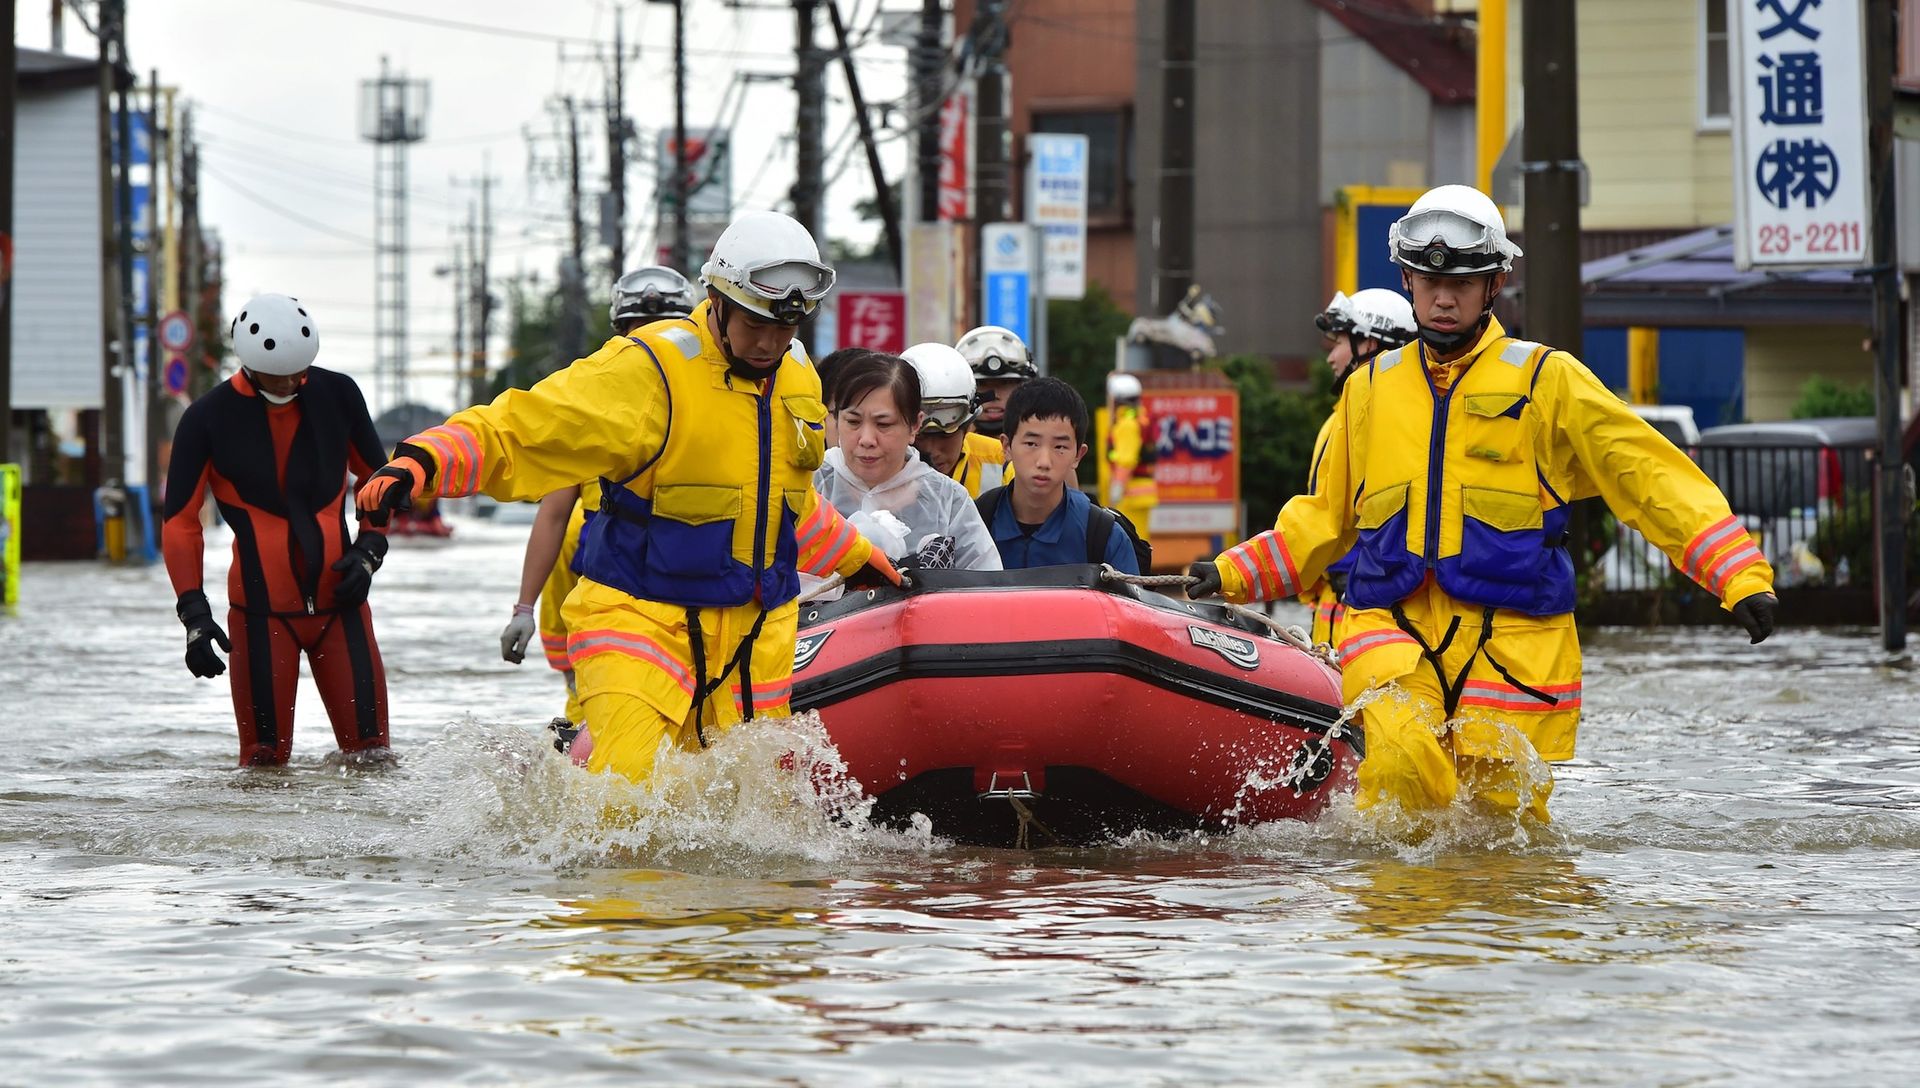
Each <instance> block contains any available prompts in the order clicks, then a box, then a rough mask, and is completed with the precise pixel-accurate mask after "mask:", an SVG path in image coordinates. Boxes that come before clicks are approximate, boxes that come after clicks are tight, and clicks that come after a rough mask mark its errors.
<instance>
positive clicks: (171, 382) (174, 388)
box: [165, 355, 187, 397]
mask: <svg viewBox="0 0 1920 1088" xmlns="http://www.w3.org/2000/svg"><path fill="white" fill-rule="evenodd" d="M165 376H166V382H167V392H169V393H172V394H173V395H174V396H176V397H177V396H180V395H182V394H184V393H185V392H186V391H187V361H186V360H185V359H183V358H181V357H180V356H178V355H176V356H174V357H173V358H171V359H168V360H167V369H166V375H165Z"/></svg>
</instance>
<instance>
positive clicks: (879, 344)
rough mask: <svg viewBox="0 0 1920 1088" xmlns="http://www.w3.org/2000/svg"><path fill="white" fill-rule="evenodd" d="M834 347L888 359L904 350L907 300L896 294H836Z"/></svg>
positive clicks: (852, 292)
mask: <svg viewBox="0 0 1920 1088" xmlns="http://www.w3.org/2000/svg"><path fill="white" fill-rule="evenodd" d="M837 301H838V302H839V307H838V313H839V322H838V325H837V327H836V329H835V336H834V343H836V344H838V345H839V346H840V347H843V348H872V349H873V350H874V351H884V352H886V353H887V354H889V355H898V354H900V353H901V352H903V351H905V350H907V296H906V295H905V294H904V293H902V292H899V291H841V292H839V298H838V300H837Z"/></svg>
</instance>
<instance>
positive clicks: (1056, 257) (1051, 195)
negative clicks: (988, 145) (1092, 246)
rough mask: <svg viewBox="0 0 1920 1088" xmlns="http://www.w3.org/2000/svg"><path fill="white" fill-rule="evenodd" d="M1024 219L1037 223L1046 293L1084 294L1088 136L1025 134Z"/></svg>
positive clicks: (1052, 295) (1071, 296) (1050, 295)
mask: <svg viewBox="0 0 1920 1088" xmlns="http://www.w3.org/2000/svg"><path fill="white" fill-rule="evenodd" d="M1027 154H1028V157H1029V158H1030V160H1031V164H1030V169H1028V171H1027V220H1028V222H1030V223H1032V224H1033V225H1034V226H1036V227H1039V228H1040V230H1041V234H1042V237H1043V238H1044V239H1045V242H1044V244H1043V246H1042V255H1041V256H1042V262H1041V266H1040V267H1041V269H1042V281H1043V282H1042V286H1043V288H1044V291H1043V292H1042V293H1043V294H1045V295H1046V297H1048V298H1061V299H1077V298H1081V297H1084V296H1085V295H1086V293H1087V138H1086V137H1085V136H1081V135H1077V134H1073V133H1063V132H1035V133H1032V134H1031V135H1029V136H1028V137H1027Z"/></svg>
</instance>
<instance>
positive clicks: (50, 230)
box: [13, 87, 104, 410]
mask: <svg viewBox="0 0 1920 1088" xmlns="http://www.w3.org/2000/svg"><path fill="white" fill-rule="evenodd" d="M97 101H98V100H97V98H96V92H95V90H94V88H92V87H83V88H77V89H72V90H58V91H24V92H23V93H22V95H21V97H20V106H19V113H18V119H19V129H18V132H19V136H18V137H17V139H18V144H17V146H16V147H15V151H14V211H13V221H14V278H13V291H14V295H13V406H14V408H16V409H20V410H27V409H34V408H48V409H76V408H98V407H100V406H101V404H102V402H103V394H102V389H101V386H102V378H101V357H102V351H103V347H102V345H103V342H104V330H103V328H102V307H103V305H104V303H103V300H102V297H101V296H102V293H103V290H104V288H103V286H102V284H101V261H102V259H103V258H102V255H101V241H100V139H99V131H100V128H99V117H98V114H97V113H96V109H97Z"/></svg>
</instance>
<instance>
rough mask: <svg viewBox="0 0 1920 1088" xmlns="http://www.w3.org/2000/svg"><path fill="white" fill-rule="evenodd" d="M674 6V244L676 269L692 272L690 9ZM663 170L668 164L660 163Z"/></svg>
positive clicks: (680, 0)
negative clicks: (689, 208) (689, 227)
mask: <svg viewBox="0 0 1920 1088" xmlns="http://www.w3.org/2000/svg"><path fill="white" fill-rule="evenodd" d="M665 2H667V3H670V4H672V5H673V163H672V165H673V182H672V188H671V190H670V191H671V192H672V194H673V247H672V249H671V250H670V253H671V255H672V261H673V268H674V271H676V272H678V273H680V274H681V275H683V276H689V277H691V276H692V274H693V239H691V238H689V237H688V236H687V200H688V198H690V197H691V196H692V195H693V194H692V193H691V191H690V189H689V186H688V181H689V179H688V177H687V11H686V0H665ZM660 168H661V169H663V170H664V169H666V168H667V164H666V163H661V164H660Z"/></svg>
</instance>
